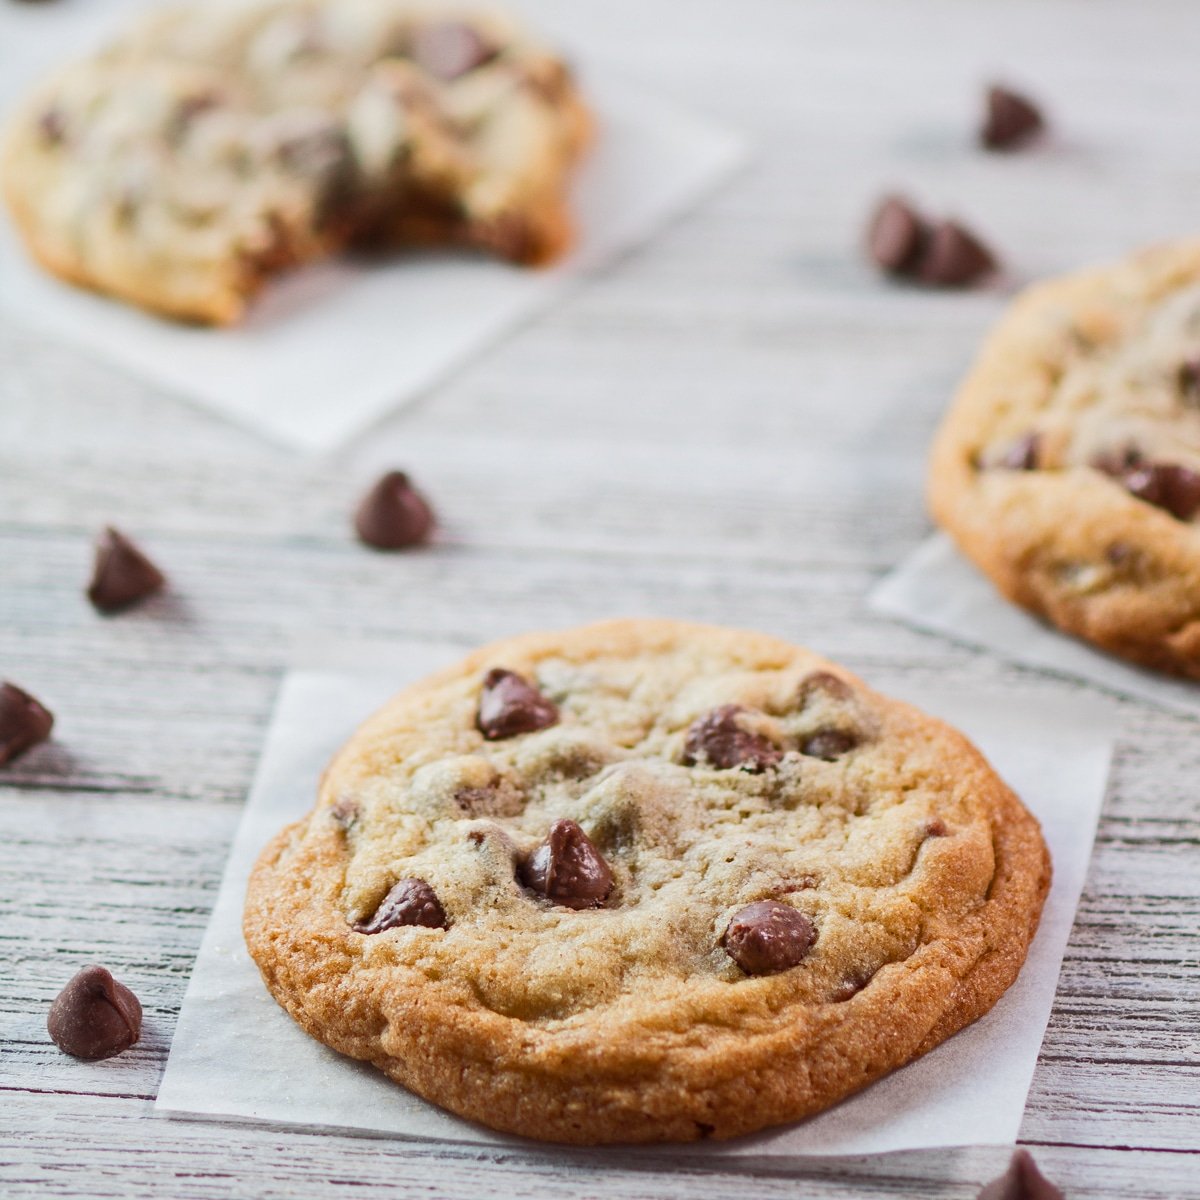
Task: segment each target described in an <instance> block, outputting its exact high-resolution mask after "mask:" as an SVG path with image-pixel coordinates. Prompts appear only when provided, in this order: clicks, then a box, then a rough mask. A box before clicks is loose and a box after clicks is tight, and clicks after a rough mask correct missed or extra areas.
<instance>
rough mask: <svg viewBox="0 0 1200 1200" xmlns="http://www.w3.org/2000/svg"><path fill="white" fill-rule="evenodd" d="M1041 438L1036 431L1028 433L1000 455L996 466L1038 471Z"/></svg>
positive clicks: (1007, 468)
mask: <svg viewBox="0 0 1200 1200" xmlns="http://www.w3.org/2000/svg"><path fill="white" fill-rule="evenodd" d="M1040 442H1041V439H1040V438H1039V437H1038V435H1037V434H1036V433H1027V434H1025V435H1024V436H1023V437H1019V438H1017V440H1016V441H1015V442H1013V444H1012V445H1011V446H1009V448H1008V449H1007V450H1005V452H1004V453H1003V454H1002V455H1001V456H1000V458H999V459H998V460H997V462H996V466H998V467H1001V468H1003V469H1004V470H1006V471H1036V470H1037V466H1038V451H1039V450H1040V448H1041V446H1040Z"/></svg>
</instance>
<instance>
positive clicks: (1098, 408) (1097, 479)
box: [929, 240, 1200, 678]
mask: <svg viewBox="0 0 1200 1200" xmlns="http://www.w3.org/2000/svg"><path fill="white" fill-rule="evenodd" d="M929 502H930V506H931V508H932V510H933V514H934V517H935V518H936V519H937V521H938V522H939V524H941V525H943V526H944V527H945V528H946V529H947V530H949V532H950V533H951V535H952V536H953V537H954V539H955V541H956V542H957V543H958V545H959V547H960V548H961V549H962V551H963V552H964V553H965V554H966V555H967V556H968V557H969V558H971V559H972V560H973V561H974V562H975V563H976V564H977V565H978V566H979V567H980V568H982V570H983V571H985V572H986V573H987V574H988V575H989V576H990V577H991V578H992V580H993V581H994V582H995V584H996V585H997V586H998V587H999V588H1000V590H1001V591H1002V592H1003V593H1004V594H1005V595H1006V596H1008V597H1009V599H1011V600H1015V601H1016V602H1017V603H1018V604H1022V605H1024V606H1025V607H1026V608H1029V609H1031V610H1032V611H1034V612H1036V613H1039V614H1041V615H1042V616H1044V617H1046V618H1048V619H1049V620H1050V621H1052V622H1053V623H1054V624H1056V625H1058V626H1059V627H1060V628H1062V629H1064V630H1066V631H1067V632H1069V633H1073V634H1076V635H1078V636H1079V637H1082V638H1086V639H1087V640H1088V641H1091V642H1094V643H1096V645H1098V646H1101V647H1103V648H1104V649H1105V650H1109V651H1111V652H1112V653H1114V654H1119V655H1122V656H1123V657H1125V658H1130V659H1133V660H1134V661H1136V662H1140V663H1143V664H1145V665H1146V666H1150V667H1157V668H1159V669H1162V670H1165V671H1171V672H1174V673H1177V674H1182V675H1189V676H1191V677H1192V678H1200V525H1198V522H1200V240H1194V241H1187V242H1180V243H1176V244H1173V245H1168V246H1162V247H1158V248H1155V249H1153V250H1150V251H1146V252H1144V253H1142V254H1139V255H1136V256H1135V257H1133V258H1131V259H1128V260H1127V261H1125V262H1123V263H1119V264H1117V265H1116V266H1112V267H1107V268H1104V269H1101V270H1093V271H1086V272H1083V273H1081V274H1078V275H1071V276H1068V277H1066V278H1063V279H1055V280H1051V281H1049V282H1047V283H1043V284H1041V285H1039V286H1037V287H1034V288H1031V289H1030V290H1029V291H1027V292H1026V293H1025V294H1024V295H1023V296H1021V297H1020V298H1018V300H1017V301H1016V302H1015V303H1014V305H1013V307H1012V309H1011V311H1010V312H1009V313H1008V315H1007V316H1006V317H1005V318H1004V319H1003V320H1002V321H1001V322H1000V325H999V326H998V327H997V329H996V330H995V331H994V332H993V334H992V335H991V337H990V339H989V340H988V342H987V343H986V345H985V346H984V348H983V352H982V353H981V355H980V356H979V359H978V361H977V362H976V364H975V366H974V368H973V369H972V371H971V373H970V375H969V376H968V377H967V379H966V382H965V383H964V384H963V385H962V389H961V391H960V392H959V395H958V398H957V400H956V401H955V403H954V406H953V407H952V409H951V410H950V413H949V415H948V416H947V417H946V420H945V423H944V424H943V426H942V428H941V430H940V432H939V433H938V435H937V439H936V441H935V442H934V447H933V456H932V462H931V466H930V474H929Z"/></svg>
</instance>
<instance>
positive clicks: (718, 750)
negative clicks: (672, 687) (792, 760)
mask: <svg viewBox="0 0 1200 1200" xmlns="http://www.w3.org/2000/svg"><path fill="white" fill-rule="evenodd" d="M746 712H747V710H746V709H744V708H743V707H742V706H741V705H740V704H722V705H721V706H720V708H714V709H713V710H712V711H711V712H707V713H705V714H704V716H702V717H699V718H697V719H696V720H695V721H693V722H692V724H691V726H690V727H689V728H688V731H687V739H686V741H685V742H684V744H683V764H684V766H687V767H694V766H709V767H714V768H716V769H717V770H718V771H728V770H730V769H732V768H734V767H738V768H740V769H742V770H744V771H750V772H758V771H765V770H766V769H767V768H768V767H773V766H774V765H775V764H776V763H777V762H779V760H780V759H781V758H782V757H783V751H782V750H780V749H779V747H778V746H776V745H775V743H774V742H772V741H771V740H770V738H767V737H764V736H763V735H762V734H761V733H753V732H751V731H750V730H749V729H745V728H743V727H742V724H741V719H742V717H743V714H746Z"/></svg>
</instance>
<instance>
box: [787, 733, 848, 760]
mask: <svg viewBox="0 0 1200 1200" xmlns="http://www.w3.org/2000/svg"><path fill="white" fill-rule="evenodd" d="M857 745H858V737H857V736H856V735H855V734H853V733H847V732H846V731H845V730H844V729H818V730H817V732H816V733H812V734H809V736H808V737H806V738H805V739H804V740H803V741H802V742H801V743H800V753H801V754H806V755H808V757H809V758H823V759H824V760H825V761H826V762H833V761H834V760H835V759H838V758H840V757H841V756H842V755H843V754H846V753H848V752H849V751H851V750H853V749H854V747H855V746H857Z"/></svg>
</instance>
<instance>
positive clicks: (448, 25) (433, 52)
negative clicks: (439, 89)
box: [412, 21, 498, 83]
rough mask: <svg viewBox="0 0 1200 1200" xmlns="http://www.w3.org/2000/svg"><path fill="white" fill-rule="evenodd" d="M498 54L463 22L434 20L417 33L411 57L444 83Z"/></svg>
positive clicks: (493, 47)
mask: <svg viewBox="0 0 1200 1200" xmlns="http://www.w3.org/2000/svg"><path fill="white" fill-rule="evenodd" d="M497 53H498V51H497V49H496V47H495V46H492V45H489V44H488V43H487V42H485V41H484V40H483V38H482V37H481V36H480V35H479V33H478V32H477V31H476V30H475V29H473V28H472V27H471V26H470V25H468V24H466V23H465V22H462V21H436V22H434V23H432V24H429V25H423V26H422V27H421V28H420V29H418V30H417V32H416V35H415V36H414V38H413V43H412V57H413V58H414V59H415V60H416V61H417V63H418V64H419V65H420V66H421V67H423V68H424V69H425V70H426V71H428V72H429V73H430V75H433V76H436V77H437V78H438V79H441V80H443V81H445V82H447V83H449V82H450V81H451V80H454V79H458V78H459V76H461V75H465V74H466V73H467V72H468V71H473V70H475V68H476V67H482V66H483V65H484V63H488V62H491V60H492V59H493V58H495V57H496V55H497Z"/></svg>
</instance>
